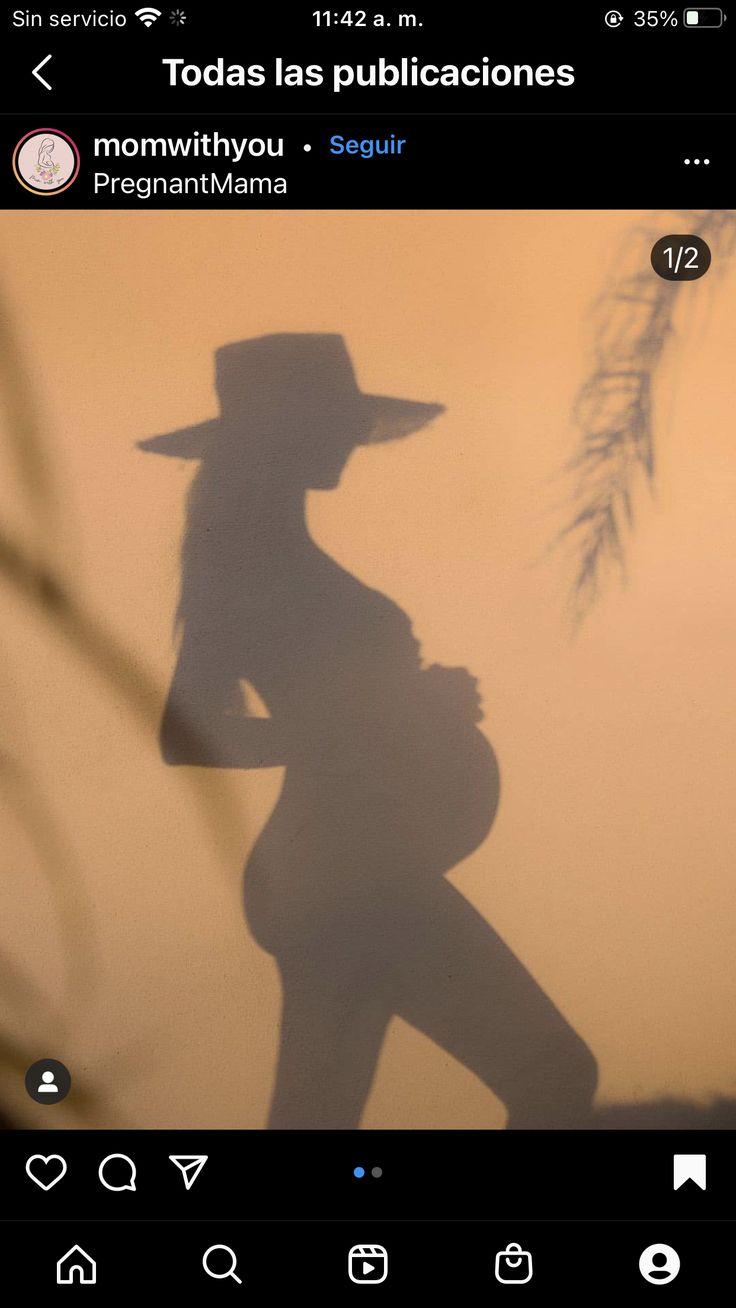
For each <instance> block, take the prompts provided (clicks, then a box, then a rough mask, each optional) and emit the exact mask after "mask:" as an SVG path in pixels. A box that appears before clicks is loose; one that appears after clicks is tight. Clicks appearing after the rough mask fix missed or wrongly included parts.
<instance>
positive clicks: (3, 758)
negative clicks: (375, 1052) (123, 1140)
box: [0, 306, 242, 1125]
mask: <svg viewBox="0 0 736 1308" xmlns="http://www.w3.org/2000/svg"><path fill="white" fill-rule="evenodd" d="M0 411H1V412H2V413H3V416H4V418H5V420H6V424H5V425H6V427H7V432H8V440H9V446H10V451H11V455H12V460H13V462H14V465H15V468H16V471H17V474H18V482H19V487H20V490H21V492H22V493H23V495H24V496H25V499H26V501H27V503H28V505H29V506H30V507H31V514H32V520H31V522H30V527H32V530H31V529H29V531H28V532H26V533H24V535H25V537H26V539H24V540H23V541H20V540H18V539H15V538H14V537H12V536H11V535H10V534H9V532H8V531H7V530H6V529H5V528H4V527H2V526H0V582H2V583H4V584H5V585H6V586H7V587H9V588H10V590H11V591H13V592H15V594H16V595H17V596H19V597H20V598H21V599H22V600H23V601H24V602H25V604H26V605H28V606H29V608H30V609H31V611H32V612H33V613H34V614H35V616H36V617H37V618H39V619H40V620H41V621H42V622H45V623H46V624H47V626H48V628H49V635H50V637H51V638H54V639H58V640H60V641H61V642H62V643H63V644H65V645H66V646H67V648H70V649H71V650H72V651H73V652H74V653H75V654H76V655H77V656H78V657H79V658H80V660H81V661H82V662H83V663H84V664H85V665H86V666H87V667H88V668H90V669H92V670H93V672H94V673H95V674H96V676H97V677H98V678H99V679H100V680H101V681H102V683H103V686H105V687H106V688H107V690H108V691H109V693H111V694H112V695H114V696H115V697H116V698H117V699H118V700H119V701H120V703H121V704H122V705H123V708H124V710H125V711H127V712H128V714H129V715H130V716H131V717H132V718H133V720H134V721H135V722H136V723H137V724H138V727H139V728H140V729H142V732H143V733H144V734H145V736H146V738H147V739H156V738H157V730H158V722H159V717H160V712H161V704H162V699H163V693H162V688H161V687H160V686H159V684H158V682H157V681H156V679H155V678H154V677H153V676H152V675H151V674H149V673H147V672H146V670H145V668H144V667H142V666H141V660H140V657H139V656H138V655H137V653H136V651H134V650H133V649H131V648H130V647H128V646H127V645H126V644H125V643H124V642H123V641H121V640H120V639H118V638H116V637H115V636H114V635H113V634H111V633H110V632H109V631H108V630H106V628H105V626H104V624H103V623H102V622H101V621H100V620H99V619H97V618H96V617H95V616H94V614H93V613H91V612H90V610H89V608H88V606H87V605H86V604H85V603H84V602H83V601H82V599H81V598H80V596H79V595H78V594H77V592H76V589H75V587H74V585H73V583H72V582H70V581H69V580H68V579H66V578H64V577H62V575H61V573H60V571H59V569H58V567H57V566H56V565H55V564H54V563H52V562H50V560H51V559H54V558H56V557H58V550H57V549H55V545H56V541H55V534H56V526H55V516H56V508H57V498H58V496H57V494H56V491H57V488H56V485H55V483H54V477H53V473H52V461H51V459H50V456H49V449H48V441H47V439H46V433H45V427H44V423H43V421H42V420H41V418H40V410H39V405H38V402H37V397H36V395H35V393H34V387H33V380H32V375H31V372H30V371H29V370H28V369H27V368H26V367H25V366H24V362H23V352H22V350H21V349H20V347H19V344H18V341H17V339H16V336H15V333H14V331H13V327H12V320H11V315H10V314H9V313H8V312H7V309H6V308H5V307H4V306H0ZM6 671H7V669H6ZM9 680H11V681H12V678H10V677H9ZM181 729H182V731H184V730H186V731H188V732H189V734H190V736H192V735H196V729H195V728H193V727H192V726H191V725H188V724H185V723H182V726H181ZM184 775H185V781H186V782H187V783H188V784H189V785H190V787H191V788H192V789H193V791H194V794H195V798H196V801H197V803H198V806H199V809H200V812H201V814H202V817H203V820H204V821H205V823H206V826H207V828H208V831H209V837H210V840H211V844H212V846H213V847H214V848H215V849H216V850H217V851H218V852H219V854H220V856H221V858H222V860H223V862H224V863H225V864H226V865H227V864H228V863H229V858H230V853H231V850H230V846H229V842H228V833H229V832H230V831H232V830H233V828H237V827H239V826H242V822H241V818H240V813H239V810H238V808H237V806H236V804H235V802H234V800H233V799H232V798H231V796H230V794H229V792H228V791H227V790H226V788H225V787H224V786H222V785H219V786H217V787H213V785H212V783H211V782H210V781H209V780H208V778H207V777H204V776H202V774H201V773H200V772H199V771H198V770H197V769H187V770H186V773H185V774H184ZM0 788H1V789H2V795H3V798H4V799H5V801H6V803H8V804H9V806H10V808H11V811H12V812H13V813H14V814H15V816H16V818H17V819H18V820H19V821H20V822H21V823H22V825H23V827H24V829H25V831H26V833H27V835H28V837H29V838H30V840H31V843H32V845H33V846H34V847H35V849H36V852H37V854H38V856H39V860H40V862H41V865H42V867H43V868H44V871H45V873H46V875H47V877H48V878H49V884H50V885H51V887H52V888H53V893H54V898H55V903H56V908H57V918H58V921H59V924H60V929H61V933H62V939H63V941H64V943H65V956H66V960H67V970H68V995H67V1000H66V1002H65V1004H64V1009H65V1011H64V1014H63V1015H62V1014H60V1013H59V1012H58V1011H53V1010H52V1008H51V1006H50V1005H49V1003H48V1001H47V1000H46V998H45V996H43V994H42V992H41V990H40V988H39V987H38V986H37V985H36V983H35V982H34V981H33V980H32V979H31V978H30V977H28V976H27V975H25V974H24V972H23V970H22V968H21V967H20V966H19V965H18V963H17V962H15V961H14V960H13V959H12V958H11V957H10V955H9V954H8V953H7V952H6V953H5V954H4V955H3V957H2V958H1V959H0V996H2V998H3V999H4V1000H6V1001H8V1002H9V1003H11V1004H12V1005H13V1006H14V1007H15V1008H16V1009H18V1008H20V1009H21V1010H22V1011H23V1012H24V1013H25V1015H26V1019H27V1020H29V1019H30V1017H31V1015H33V1016H34V1018H35V1019H36V1022H35V1024H36V1025H41V1026H43V1027H44V1028H45V1029H46V1030H49V1031H54V1032H56V1034H57V1035H58V1032H59V1030H60V1029H64V1028H66V1029H69V1028H73V1026H74V1024H75V1022H77V1021H78V1020H79V1015H80V1014H79V1005H80V1003H82V1002H84V1001H85V1000H87V999H89V997H90V996H91V994H92V991H93V986H94V983H95V963H94V954H93V950H92V941H93V915H92V905H91V903H89V902H88V903H87V904H85V902H84V894H83V882H82V878H81V875H80V873H79V870H78V867H77V863H76V858H75V854H74V850H73V844H72V842H71V841H70V840H69V839H68V838H67V836H66V832H65V830H64V828H63V824H62V823H61V822H60V821H59V819H58V818H57V816H56V814H55V812H54V810H53V806H52V805H51V803H50V802H49V799H48V797H47V796H45V795H44V794H43V793H42V791H41V789H40V787H39V785H38V784H37V782H36V780H35V777H34V774H33V770H32V768H31V767H30V766H29V764H28V763H27V762H26V761H25V760H20V759H18V758H16V757H11V756H10V754H9V752H8V751H7V749H6V750H5V751H3V752H2V753H0ZM80 938H81V939H83V948H80V947H79V941H80ZM75 942H76V943H75ZM38 1057H39V1053H38V1052H37V1051H36V1050H35V1049H32V1048H31V1047H30V1045H29V1044H28V1043H19V1042H17V1041H16V1040H14V1039H13V1038H12V1037H11V1036H10V1035H8V1034H7V1033H2V1032H0V1070H1V1071H3V1072H4V1073H6V1074H9V1075H11V1076H12V1077H13V1078H14V1079H15V1078H17V1077H22V1076H23V1075H24V1073H25V1069H26V1068H27V1067H28V1066H29V1064H30V1063H32V1062H33V1061H35V1059H36V1058H38ZM102 1101H103V1097H102V1095H101V1093H100V1092H99V1091H98V1090H95V1089H94V1088H93V1087H91V1086H90V1085H86V1086H80V1085H79V1084H78V1083H76V1084H75V1093H74V1104H75V1107H76V1110H77V1112H78V1113H79V1115H80V1116H81V1117H85V1116H87V1115H89V1114H90V1113H91V1112H93V1111H96V1110H97V1109H98V1108H99V1107H100V1105H101V1104H102ZM0 1122H4V1124H5V1125H8V1124H9V1122H8V1115H7V1113H3V1112H2V1110H0Z"/></svg>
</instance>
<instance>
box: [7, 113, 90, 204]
mask: <svg viewBox="0 0 736 1308" xmlns="http://www.w3.org/2000/svg"><path fill="white" fill-rule="evenodd" d="M13 171H14V173H15V175H16V177H17V179H18V181H19V182H20V184H21V186H24V187H25V189H26V190H27V191H33V192H34V193H35V194H36V195H59V194H60V193H61V192H62V191H65V190H66V189H67V187H69V186H71V184H72V182H73V181H75V180H76V178H77V175H78V173H79V150H78V149H77V147H76V145H75V144H74V141H73V140H72V139H71V137H70V136H67V135H66V133H65V132H59V131H56V130H54V129H44V130H42V131H35V132H28V133H27V135H26V136H24V137H22V138H21V140H20V141H19V142H18V144H17V145H16V147H15V150H14V151H13Z"/></svg>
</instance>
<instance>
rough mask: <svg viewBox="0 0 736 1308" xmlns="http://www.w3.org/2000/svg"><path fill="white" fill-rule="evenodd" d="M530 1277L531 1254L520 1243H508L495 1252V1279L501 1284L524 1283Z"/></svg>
mask: <svg viewBox="0 0 736 1308" xmlns="http://www.w3.org/2000/svg"><path fill="white" fill-rule="evenodd" d="M531 1279H532V1256H531V1254H530V1253H527V1252H526V1250H524V1249H522V1247H521V1245H520V1244H508V1245H507V1246H506V1248H505V1249H502V1250H501V1252H500V1253H497V1254H496V1280H497V1281H500V1282H501V1284H502V1285H526V1283H527V1281H531Z"/></svg>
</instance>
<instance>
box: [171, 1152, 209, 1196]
mask: <svg viewBox="0 0 736 1308" xmlns="http://www.w3.org/2000/svg"><path fill="white" fill-rule="evenodd" d="M169 1158H170V1160H171V1162H172V1163H173V1164H174V1166H175V1167H178V1168H179V1171H180V1172H181V1174H182V1176H183V1178H184V1185H185V1187H186V1189H187V1190H191V1188H192V1186H193V1185H194V1182H195V1181H196V1179H197V1177H198V1176H199V1173H200V1172H201V1171H202V1168H203V1167H204V1165H205V1163H206V1162H207V1159H208V1158H209V1154H169Z"/></svg>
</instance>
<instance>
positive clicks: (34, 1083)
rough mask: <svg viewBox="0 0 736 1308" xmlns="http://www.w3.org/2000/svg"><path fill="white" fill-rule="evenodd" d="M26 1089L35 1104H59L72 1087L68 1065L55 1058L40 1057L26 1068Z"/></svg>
mask: <svg viewBox="0 0 736 1308" xmlns="http://www.w3.org/2000/svg"><path fill="white" fill-rule="evenodd" d="M25 1084H26V1090H27V1092H28V1094H29V1095H30V1096H31V1099H35V1101H36V1103H37V1104H60V1103H61V1102H62V1100H63V1099H66V1097H67V1095H68V1094H69V1091H70V1090H71V1088H72V1078H71V1073H70V1071H69V1068H68V1067H65V1065H64V1064H63V1063H60V1062H59V1061H58V1059H56V1058H40V1059H39V1060H38V1061H37V1062H35V1063H32V1064H31V1066H30V1067H29V1068H28V1071H27V1072H26V1077H25Z"/></svg>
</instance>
